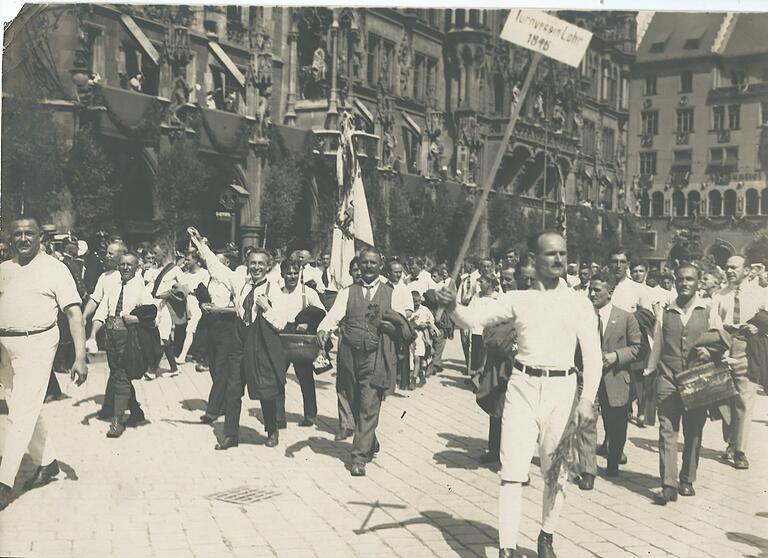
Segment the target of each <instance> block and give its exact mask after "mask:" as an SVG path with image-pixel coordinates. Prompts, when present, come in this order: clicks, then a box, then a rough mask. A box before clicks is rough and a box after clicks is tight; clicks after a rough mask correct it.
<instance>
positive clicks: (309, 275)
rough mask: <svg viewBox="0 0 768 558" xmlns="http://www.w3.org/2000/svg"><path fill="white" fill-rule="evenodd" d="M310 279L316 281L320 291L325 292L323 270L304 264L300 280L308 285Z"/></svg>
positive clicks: (316, 287) (317, 288)
mask: <svg viewBox="0 0 768 558" xmlns="http://www.w3.org/2000/svg"><path fill="white" fill-rule="evenodd" d="M310 281H314V282H315V285H316V286H315V289H316V290H317V292H319V293H324V292H325V284H324V283H323V271H322V270H321V269H318V268H316V267H315V266H312V265H309V264H304V267H303V268H302V269H301V271H300V274H299V282H300V283H302V284H303V285H306V284H307V283H309V282H310Z"/></svg>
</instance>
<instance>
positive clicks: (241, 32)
mask: <svg viewBox="0 0 768 558" xmlns="http://www.w3.org/2000/svg"><path fill="white" fill-rule="evenodd" d="M227 41H229V42H230V43H234V44H236V45H239V46H244V47H250V44H249V40H248V28H247V27H246V26H245V25H244V24H243V22H242V21H237V20H228V21H227Z"/></svg>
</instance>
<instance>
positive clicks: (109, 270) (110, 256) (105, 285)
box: [83, 242, 126, 320]
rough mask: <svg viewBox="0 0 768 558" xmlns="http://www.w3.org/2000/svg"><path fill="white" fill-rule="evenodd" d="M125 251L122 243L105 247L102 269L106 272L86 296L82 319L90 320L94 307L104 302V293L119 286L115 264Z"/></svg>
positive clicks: (114, 243)
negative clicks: (104, 268)
mask: <svg viewBox="0 0 768 558" xmlns="http://www.w3.org/2000/svg"><path fill="white" fill-rule="evenodd" d="M125 251H126V247H125V244H123V243H122V242H110V243H109V244H108V245H107V252H106V256H105V257H104V267H106V271H104V273H102V274H101V275H99V279H98V280H97V281H96V287H94V289H93V292H92V293H91V294H90V295H88V301H87V302H86V303H85V309H84V310H83V317H84V318H85V319H86V320H89V319H91V317H92V316H93V313H94V312H96V307H97V306H98V305H99V303H100V302H101V301H102V300H104V297H105V296H106V293H107V292H108V291H111V290H112V288H113V287H114V286H115V285H119V284H120V272H119V271H118V270H117V264H118V262H119V261H120V256H122V255H123V254H124V253H125Z"/></svg>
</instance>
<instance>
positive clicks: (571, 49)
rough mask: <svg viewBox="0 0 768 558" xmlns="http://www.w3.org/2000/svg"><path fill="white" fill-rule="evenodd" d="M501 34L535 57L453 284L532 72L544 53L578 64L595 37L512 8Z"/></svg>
mask: <svg viewBox="0 0 768 558" xmlns="http://www.w3.org/2000/svg"><path fill="white" fill-rule="evenodd" d="M501 38H502V39H505V40H507V41H510V42H512V43H515V44H517V45H519V46H522V47H525V48H527V49H529V50H532V51H533V57H532V58H531V63H530V65H529V66H528V73H527V74H526V76H525V81H524V82H523V87H522V89H521V90H520V94H519V95H518V98H517V99H516V100H514V104H513V105H512V114H511V115H510V116H509V122H508V123H507V129H506V130H505V132H504V138H503V139H502V140H501V143H500V144H499V149H498V151H497V152H496V157H495V158H494V160H493V164H492V165H491V168H490V169H489V170H488V173H487V174H486V175H485V181H484V182H483V187H482V192H481V194H480V199H478V201H477V205H476V206H475V212H474V214H473V215H472V220H471V221H470V223H469V229H468V230H467V234H466V236H465V237H464V241H463V242H462V244H461V248H460V249H459V253H458V255H457V257H456V262H455V263H454V265H453V271H452V273H451V282H450V284H451V285H455V284H456V279H458V277H459V273H460V271H461V266H462V264H463V263H464V258H465V257H466V255H467V252H468V251H469V245H470V243H471V242H472V237H473V236H474V234H475V229H476V228H477V225H478V223H479V222H480V217H481V215H482V213H483V208H484V207H485V203H486V201H487V200H488V195H489V194H490V191H491V186H492V185H493V181H494V179H495V178H496V172H497V171H498V169H499V166H500V165H501V161H502V159H503V158H504V155H505V153H506V151H507V146H508V145H509V139H510V137H511V136H512V131H513V130H514V129H515V124H516V123H517V118H518V116H520V109H521V108H522V106H523V103H524V102H525V97H526V95H527V94H528V89H529V88H530V87H531V82H532V81H533V76H534V75H536V68H537V66H538V65H539V61H540V60H541V57H542V55H544V56H547V57H549V58H553V59H555V60H558V61H560V62H563V63H565V64H568V65H570V66H578V65H579V63H580V62H581V59H582V58H583V57H584V53H585V52H586V50H587V47H588V46H589V42H590V40H591V39H592V33H590V32H589V31H586V30H584V29H582V28H580V27H577V26H576V25H572V24H570V23H568V22H566V21H563V20H561V19H558V18H556V17H553V16H551V15H549V14H546V13H544V12H541V11H539V10H512V11H510V13H509V16H508V17H507V21H506V23H505V25H504V29H503V30H502V32H501ZM545 172H546V168H545ZM442 312H443V309H442V308H440V309H439V310H438V315H437V316H436V319H439V318H440V316H441V315H442Z"/></svg>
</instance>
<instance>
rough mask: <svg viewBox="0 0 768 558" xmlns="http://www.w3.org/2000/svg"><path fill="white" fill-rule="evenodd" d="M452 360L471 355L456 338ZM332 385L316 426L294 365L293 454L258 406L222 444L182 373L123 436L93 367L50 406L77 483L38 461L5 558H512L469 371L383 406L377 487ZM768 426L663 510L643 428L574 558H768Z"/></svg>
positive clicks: (536, 500) (2, 547)
mask: <svg viewBox="0 0 768 558" xmlns="http://www.w3.org/2000/svg"><path fill="white" fill-rule="evenodd" d="M448 352H449V355H448V356H452V357H453V358H454V359H456V358H458V355H459V352H460V348H459V346H458V343H457V342H455V341H454V342H453V343H451V344H450V345H449V350H448ZM449 362H451V363H454V364H458V360H451V361H449ZM333 381H334V378H333V376H332V373H328V374H324V375H322V376H320V377H319V378H318V400H319V408H320V415H321V416H320V420H319V423H318V425H317V427H315V428H299V427H298V426H297V421H298V420H299V418H300V416H299V414H300V413H301V394H300V391H299V387H298V384H297V383H296V381H295V377H293V374H292V372H289V385H288V401H287V410H288V419H289V425H288V429H287V430H283V431H281V433H280V446H279V447H278V448H276V449H270V448H267V447H265V446H264V445H263V442H264V440H265V435H264V430H263V426H262V423H261V411H260V410H259V406H258V402H251V401H248V400H246V402H245V404H244V406H243V418H242V426H241V438H240V442H241V443H240V447H238V448H235V449H231V450H229V451H226V452H219V451H214V449H213V446H214V444H215V441H216V436H217V435H221V427H222V425H221V422H219V423H217V424H216V425H215V426H214V427H213V428H211V427H209V426H204V425H203V424H201V423H199V421H198V417H199V416H200V414H201V413H202V409H203V408H204V407H203V406H204V400H205V398H206V397H207V393H208V389H209V386H210V377H209V376H208V374H207V373H198V372H195V371H194V368H193V367H192V366H190V365H186V366H185V367H184V370H183V372H182V373H181V374H180V375H178V376H176V377H168V376H165V377H162V378H160V379H159V380H157V381H154V382H145V381H141V382H135V384H136V387H137V391H138V397H139V400H140V401H141V402H142V403H143V406H144V409H145V410H146V414H147V418H148V419H149V420H150V421H151V422H150V423H149V424H145V425H143V426H140V427H138V428H132V429H129V430H128V431H127V432H126V433H125V434H124V435H123V437H122V438H120V439H118V440H110V439H107V438H105V436H104V434H105V432H106V430H107V423H105V422H102V421H99V420H97V419H96V418H95V413H96V411H97V409H98V408H99V403H100V402H101V393H102V390H103V388H104V385H105V382H106V366H105V365H104V364H103V363H102V364H95V365H92V366H91V376H90V378H89V380H88V383H87V384H86V385H85V386H83V387H81V388H76V387H75V386H73V385H71V384H69V383H68V380H67V381H66V382H65V383H63V385H62V387H63V388H64V390H65V391H66V393H68V394H69V399H64V400H61V401H57V402H55V403H52V404H49V405H46V406H45V413H46V416H47V417H48V422H49V424H50V429H51V431H52V433H51V435H52V436H53V440H54V441H55V443H56V445H57V448H58V451H59V456H60V463H61V465H62V472H61V474H60V475H59V477H58V480H56V481H55V482H53V483H51V484H49V485H48V486H45V487H43V488H40V489H36V490H33V491H30V492H27V493H24V492H22V491H21V488H20V487H21V484H22V482H23V481H24V479H26V478H27V477H28V476H29V475H31V473H32V470H33V469H32V466H31V464H30V463H29V462H28V461H27V460H26V458H25V464H24V466H23V469H22V474H21V475H20V476H19V478H18V481H17V489H16V494H17V498H16V500H14V502H13V503H12V504H11V505H10V506H9V507H8V508H7V509H6V510H5V511H3V512H2V513H0V555H2V556H51V557H56V558H66V557H68V556H72V557H77V558H87V557H90V556H94V557H95V556H98V557H105V556H126V557H127V556H130V557H132V558H135V557H150V556H157V557H163V558H166V557H167V558H172V557H217V558H218V557H222V556H237V557H239V556H243V557H245V556H248V557H258V556H279V557H281V558H283V557H285V558H294V557H295V558H298V557H304V556H322V557H326V556H327V557H344V556H404V557H405V556H407V557H409V558H411V557H421V556H439V557H448V556H462V557H473V556H496V555H497V550H496V544H497V530H496V507H497V505H496V495H497V490H498V479H497V475H496V472H495V470H493V469H489V468H486V467H483V466H480V465H479V464H478V462H477V457H478V456H479V455H480V454H481V453H482V451H483V450H484V448H485V437H486V434H487V418H486V416H485V415H484V414H483V413H482V411H481V410H480V409H479V408H478V407H477V406H476V405H475V403H474V396H473V395H472V393H471V391H470V390H469V389H468V388H467V386H466V385H465V382H464V378H463V377H462V376H461V373H460V372H458V371H457V370H448V371H446V373H445V374H443V375H440V376H438V377H433V378H431V379H430V380H429V383H428V384H427V386H426V387H424V388H421V389H419V390H417V391H415V392H406V393H405V395H401V394H398V395H396V396H393V397H390V398H388V399H387V400H386V401H385V403H384V406H383V410H382V417H381V418H382V420H381V423H380V428H379V438H380V440H381V446H382V450H381V453H380V454H379V456H378V457H377V458H376V460H375V461H374V463H372V464H371V465H369V466H368V475H367V476H366V477H362V478H353V477H350V475H349V472H348V471H347V470H346V469H345V463H346V460H347V457H348V454H349V450H350V444H349V443H348V442H347V441H345V442H334V441H333V433H334V430H335V428H336V418H335V417H336V400H335V391H334V383H333ZM6 413H7V411H6ZM5 420H6V417H5V416H2V417H0V423H2V425H3V426H4V425H5ZM766 427H768V397H765V396H762V395H761V396H758V398H757V408H756V412H755V417H754V423H753V424H752V448H753V449H752V450H751V451H750V453H749V458H750V460H751V462H752V467H751V468H750V469H749V470H748V471H737V470H735V469H733V468H732V467H730V466H728V465H727V464H724V463H722V462H721V461H719V458H718V456H719V453H720V451H721V450H722V449H723V448H722V442H721V439H720V428H719V425H718V424H713V423H708V424H707V427H706V429H705V438H704V449H703V450H702V456H701V463H700V473H699V480H698V482H697V483H696V489H697V492H698V494H697V496H696V497H694V498H680V499H679V500H678V502H676V503H674V504H670V505H668V506H666V507H659V506H656V505H654V504H653V503H652V497H653V493H655V492H657V491H658V484H659V481H658V456H657V450H656V438H657V436H658V433H657V432H658V431H657V428H653V427H648V428H645V429H639V428H638V427H636V426H630V430H629V440H628V443H627V449H626V453H627V455H628V458H629V463H628V464H627V465H626V466H624V467H623V468H622V473H621V476H620V477H619V478H618V479H617V480H609V479H604V478H598V479H597V482H596V484H595V489H594V491H592V492H582V491H579V490H578V488H577V487H576V486H570V487H569V492H568V498H567V503H566V506H565V510H564V512H563V516H562V519H561V522H560V525H559V528H558V532H557V533H556V536H555V549H556V551H557V552H558V555H559V556H560V557H561V558H580V557H583V556H601V557H605V558H618V557H624V556H626V557H631V556H644V557H661V556H675V557H705V556H717V557H720V558H724V557H731V556H751V557H768V497H767V496H766V488H767V487H768V450H766V448H767V447H768V444H766V443H765V440H766V434H768V430H766ZM598 465H599V466H601V467H602V466H604V465H605V462H604V460H602V458H599V461H598ZM531 476H532V484H531V487H529V488H526V489H525V492H524V497H525V510H524V513H525V517H524V518H523V522H522V526H521V529H522V538H521V540H520V546H521V548H522V549H524V552H525V556H526V557H531V556H535V548H536V544H535V539H536V536H537V534H538V531H539V515H540V511H539V510H540V501H541V486H542V480H541V476H540V474H539V471H538V469H537V468H536V467H535V466H532V467H531ZM227 500H234V502H232V501H227ZM238 500H240V502H239V503H238Z"/></svg>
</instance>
